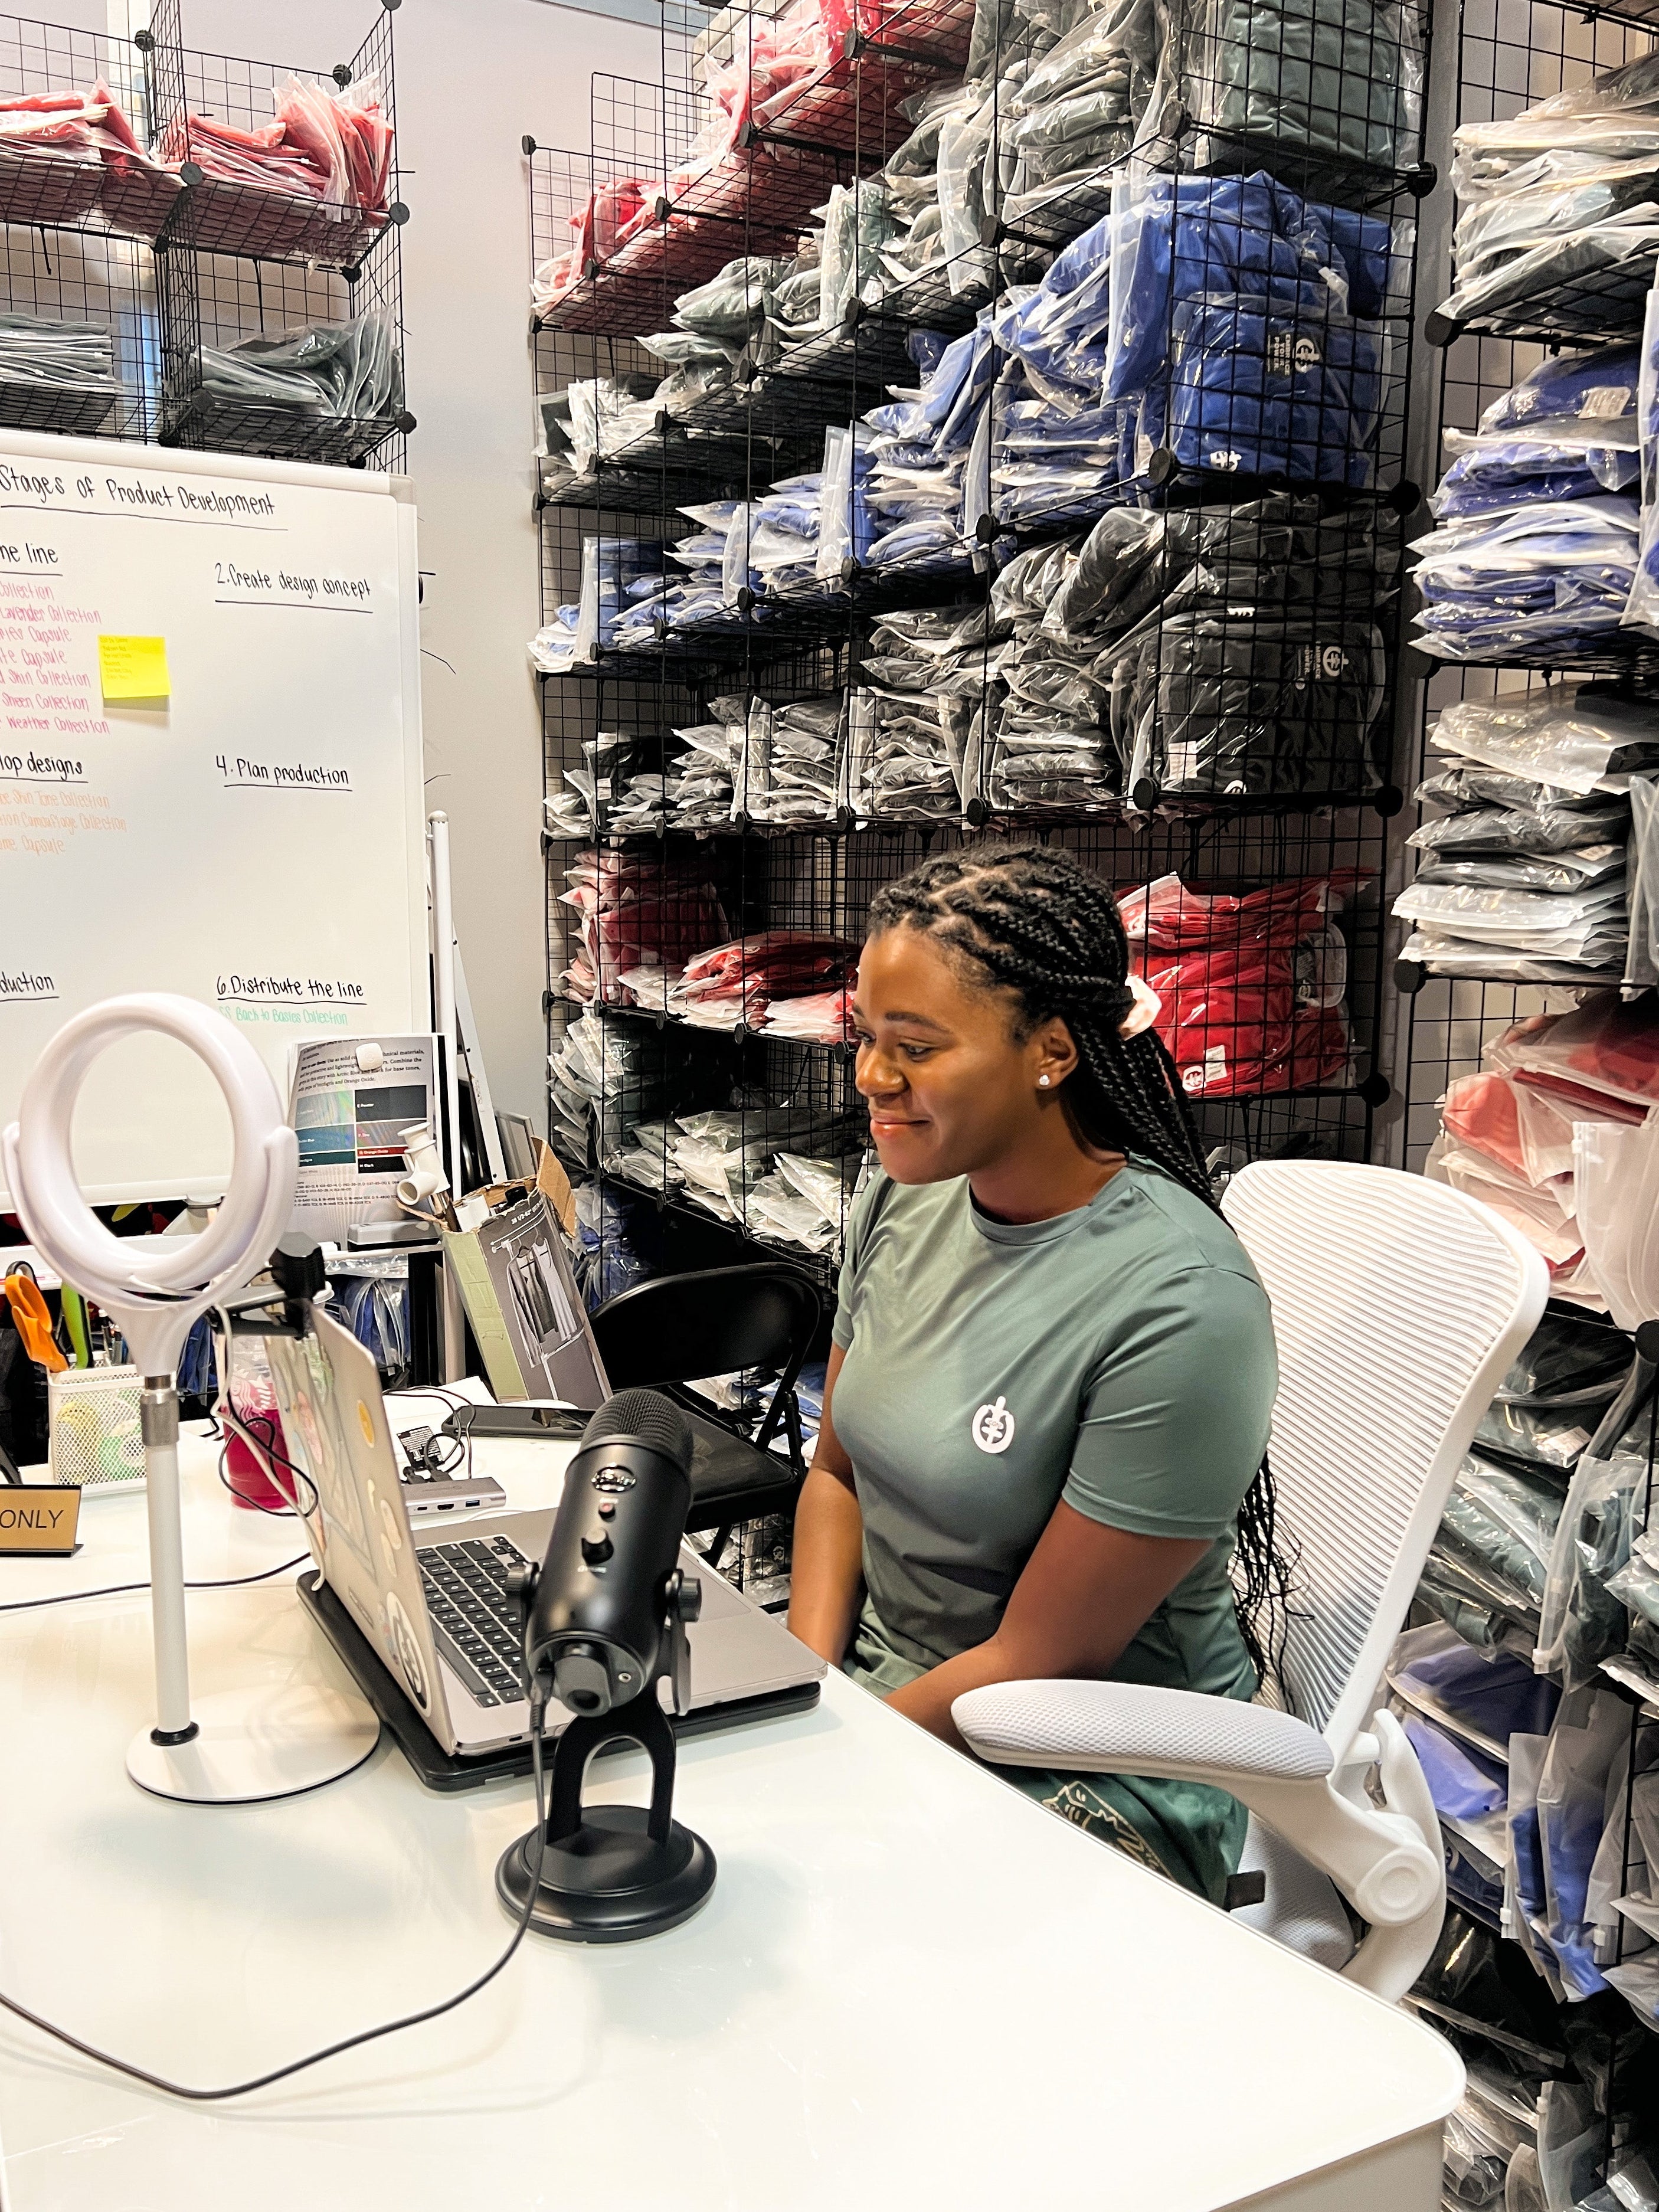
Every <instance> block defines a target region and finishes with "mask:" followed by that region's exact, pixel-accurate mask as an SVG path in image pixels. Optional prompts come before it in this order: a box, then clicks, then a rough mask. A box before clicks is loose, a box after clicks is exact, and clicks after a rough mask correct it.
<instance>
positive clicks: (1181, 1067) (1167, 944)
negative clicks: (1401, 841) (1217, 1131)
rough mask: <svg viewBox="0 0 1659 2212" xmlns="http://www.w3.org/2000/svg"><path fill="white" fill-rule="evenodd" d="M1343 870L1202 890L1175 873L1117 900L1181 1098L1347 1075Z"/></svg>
mask: <svg viewBox="0 0 1659 2212" xmlns="http://www.w3.org/2000/svg"><path fill="white" fill-rule="evenodd" d="M1363 881H1364V878H1363V877H1362V876H1361V875H1360V874H1358V872H1354V871H1352V870H1342V871H1337V872H1333V873H1331V874H1329V875H1323V876H1304V877H1300V878H1297V879H1295V880H1293V881H1291V882H1289V883H1282V884H1268V885H1267V886H1265V887H1264V888H1263V889H1261V890H1253V891H1246V892H1243V893H1235V892H1226V893H1221V892H1212V891H1207V890H1199V889H1194V888H1191V887H1189V886H1188V885H1187V884H1183V883H1182V880H1181V878H1180V877H1179V876H1164V877H1162V878H1160V879H1159V880H1158V882H1156V883H1154V884H1147V885H1145V886H1143V887H1140V888H1139V889H1137V890H1133V891H1131V892H1129V893H1128V894H1127V896H1125V897H1124V899H1123V900H1122V902H1121V905H1122V915H1123V927H1124V929H1125V931H1126V933H1127V937H1128V940H1129V963H1130V968H1131V970H1132V972H1133V973H1134V974H1135V975H1139V976H1141V977H1142V978H1143V979H1144V981H1146V982H1147V983H1148V984H1149V985H1150V986H1151V987H1152V989H1153V990H1154V991H1156V992H1157V994H1158V998H1159V999H1160V1000H1161V1001H1162V1006H1161V1010H1160V1012H1159V1013H1158V1021H1157V1029H1158V1035H1159V1036H1160V1037H1162V1039H1163V1040H1164V1044H1165V1045H1166V1046H1167V1047H1168V1048H1169V1051H1170V1057H1171V1058H1172V1059H1173V1060H1174V1061H1175V1063H1176V1069H1177V1071H1178V1073H1179V1076H1180V1080H1181V1086H1182V1090H1183V1091H1186V1093H1187V1095H1188V1097H1191V1098H1197V1099H1205V1098H1249V1097H1261V1096H1263V1095H1264V1094H1266V1093H1269V1092H1273V1091H1304V1090H1309V1089H1311V1088H1313V1087H1315V1086H1316V1085H1328V1084H1341V1083H1346V1079H1347V1076H1348V1067H1349V1054H1350V1047H1349V1037H1348V1020H1347V1010H1346V1004H1345V994H1346V988H1347V974H1348V961H1347V946H1346V942H1345V940H1344V939H1343V937H1342V934H1341V933H1340V930H1339V929H1338V928H1337V927H1336V919H1335V918H1336V915H1338V914H1339V913H1340V910H1341V908H1342V907H1343V906H1344V904H1345V903H1346V902H1347V900H1348V899H1349V898H1351V897H1352V895H1353V893H1354V891H1355V890H1357V889H1358V885H1359V884H1361V883H1362V882H1363Z"/></svg>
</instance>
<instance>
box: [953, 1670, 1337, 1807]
mask: <svg viewBox="0 0 1659 2212" xmlns="http://www.w3.org/2000/svg"><path fill="white" fill-rule="evenodd" d="M951 1718H952V1720H954V1721H955V1723H956V1724H957V1729H959V1730H960V1732H961V1734H962V1736H963V1740H964V1741H966V1742H967V1744H968V1745H969V1748H970V1749H971V1750H973V1751H975V1752H976V1753H978V1755H979V1756H980V1758H981V1759H989V1760H990V1761H992V1762H993V1763H994V1764H995V1765H1002V1766H1056V1767H1063V1768H1068V1769H1071V1770H1073V1771H1077V1772H1079V1773H1086V1774H1148V1775H1158V1776H1161V1777H1164V1778H1170V1779H1174V1780H1177V1781H1193V1782H1208V1783H1212V1784H1214V1785H1215V1786H1216V1787H1217V1788H1218V1789H1221V1790H1225V1789H1226V1788H1227V1787H1228V1784H1229V1779H1230V1778H1233V1777H1240V1778H1242V1777H1244V1776H1257V1777H1260V1778H1261V1779H1263V1780H1271V1781H1275V1782H1319V1781H1322V1779H1323V1778H1324V1777H1325V1776H1326V1775H1328V1773H1329V1772H1330V1771H1331V1768H1332V1765H1333V1761H1332V1758H1331V1750H1330V1746H1329V1745H1328V1743H1327V1742H1326V1741H1325V1739H1324V1737H1323V1736H1322V1735H1319V1734H1318V1733H1317V1731H1316V1729H1310V1727H1309V1726H1308V1723H1306V1722H1305V1721H1299V1720H1297V1718H1296V1717H1295V1716H1294V1715H1293V1714H1291V1713H1280V1712H1274V1711H1273V1710H1272V1709H1271V1708H1270V1707H1268V1706H1266V1705H1243V1704H1241V1703H1240V1702H1239V1700H1238V1699H1236V1698H1206V1697H1203V1696H1200V1694H1199V1693H1198V1692H1196V1691H1194V1690H1159V1689H1153V1688H1151V1687H1148V1686H1146V1685H1144V1684H1141V1683H1139V1682H994V1683H992V1684H991V1685H990V1686H988V1687H987V1688H986V1689H982V1690H969V1691H966V1692H963V1695H962V1696H961V1697H959V1698H958V1699H957V1700H956V1702H955V1703H954V1704H953V1705H952V1706H951Z"/></svg>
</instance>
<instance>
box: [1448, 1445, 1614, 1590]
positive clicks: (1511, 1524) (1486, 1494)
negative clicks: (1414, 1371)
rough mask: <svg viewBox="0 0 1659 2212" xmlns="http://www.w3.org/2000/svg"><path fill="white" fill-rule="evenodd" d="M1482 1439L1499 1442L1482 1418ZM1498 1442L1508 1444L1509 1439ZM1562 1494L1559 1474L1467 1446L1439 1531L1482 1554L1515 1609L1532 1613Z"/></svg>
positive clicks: (1469, 1550) (1478, 1555) (1476, 1554)
mask: <svg viewBox="0 0 1659 2212" xmlns="http://www.w3.org/2000/svg"><path fill="white" fill-rule="evenodd" d="M1504 1410H1506V1411H1510V1412H1513V1411H1514V1410H1516V1409H1515V1408H1513V1407H1510V1408H1505V1409H1504ZM1480 1441H1481V1442H1482V1443H1486V1442H1488V1441H1491V1442H1493V1443H1496V1442H1497V1439H1496V1438H1495V1437H1489V1436H1488V1434H1487V1432H1486V1429H1485V1425H1484V1424H1483V1426H1482V1431H1481V1434H1480ZM1585 1441H1586V1442H1588V1441H1589V1439H1588V1437H1586V1439H1585ZM1502 1448H1503V1449H1508V1448H1509V1447H1508V1444H1507V1443H1504V1445H1503V1446H1502ZM1564 1497H1565V1492H1564V1489H1563V1487H1562V1484H1561V1482H1560V1481H1559V1480H1556V1481H1553V1482H1552V1481H1550V1480H1547V1479H1546V1478H1545V1477H1543V1476H1541V1475H1538V1474H1527V1473H1524V1472H1522V1470H1521V1469H1520V1468H1512V1467H1504V1466H1501V1465H1500V1464H1498V1462H1497V1461H1495V1460H1492V1459H1490V1458H1487V1457H1486V1455H1484V1454H1482V1453H1481V1452H1479V1451H1471V1452H1468V1453H1467V1454H1466V1455H1464V1459H1463V1463H1462V1466H1461V1467H1460V1468H1458V1471H1457V1477H1456V1480H1455V1481H1454V1483H1453V1485H1452V1487H1451V1491H1450V1493H1449V1496H1448V1498H1447V1500H1446V1508H1445V1511H1444V1514H1443V1516H1442V1519H1441V1531H1442V1534H1443V1535H1449V1536H1450V1537H1451V1538H1452V1539H1453V1540H1454V1541H1455V1543H1456V1544H1457V1545H1458V1546H1460V1547H1462V1550H1463V1551H1465V1552H1466V1553H1469V1554H1471V1555H1472V1556H1473V1557H1474V1558H1475V1559H1478V1560H1480V1563H1481V1565H1483V1566H1484V1567H1485V1568H1486V1571H1487V1572H1488V1574H1489V1575H1491V1576H1492V1577H1493V1578H1494V1581H1495V1583H1497V1585H1498V1589H1499V1590H1500V1591H1501V1592H1502V1593H1504V1594H1512V1595H1513V1599H1514V1603H1515V1605H1516V1608H1517V1609H1518V1610H1520V1611H1522V1612H1523V1613H1534V1614H1535V1613H1537V1611H1538V1608H1539V1607H1540V1605H1541V1603H1542V1601H1543V1596H1544V1583H1545V1578H1546V1574H1547V1567H1548V1563H1549V1555H1550V1548H1551V1546H1552V1545H1553V1541H1554V1539H1555V1530H1556V1526H1557V1523H1558V1522H1559V1520H1560V1518H1561V1506H1562V1502H1563V1499H1564Z"/></svg>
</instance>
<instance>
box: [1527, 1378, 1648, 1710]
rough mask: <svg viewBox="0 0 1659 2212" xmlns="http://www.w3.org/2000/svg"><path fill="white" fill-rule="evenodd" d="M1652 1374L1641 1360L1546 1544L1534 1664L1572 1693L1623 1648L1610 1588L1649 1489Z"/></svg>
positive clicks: (1582, 1461)
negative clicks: (1550, 1543)
mask: <svg viewBox="0 0 1659 2212" xmlns="http://www.w3.org/2000/svg"><path fill="white" fill-rule="evenodd" d="M1654 1378H1655V1370H1654V1369H1653V1368H1652V1367H1651V1366H1650V1365H1649V1364H1648V1363H1647V1362H1646V1361H1645V1360H1643V1359H1641V1358H1639V1357H1638V1359H1637V1360H1636V1361H1635V1363H1634V1364H1633V1366H1632V1370H1631V1374H1630V1378H1629V1380H1628V1381H1627V1383H1626V1385H1625V1388H1624V1389H1622V1390H1621V1391H1620V1394H1619V1396H1618V1398H1617V1399H1616V1400H1615V1401H1613V1405H1612V1406H1611V1407H1609V1408H1608V1410H1607V1413H1606V1414H1605V1415H1604V1416H1603V1418H1602V1420H1601V1425H1600V1426H1599V1427H1598V1428H1597V1430H1596V1432H1595V1436H1594V1437H1593V1438H1592V1439H1591V1441H1590V1443H1589V1446H1588V1447H1587V1448H1586V1449H1585V1450H1584V1451H1583V1454H1582V1455H1581V1456H1580V1458H1579V1461H1578V1464H1577V1468H1576V1469H1575V1470H1574V1473H1573V1478H1572V1483H1571V1487H1570V1488H1569V1490H1568V1492H1567V1498H1566V1503H1565V1505H1564V1507H1563V1508H1562V1512H1561V1519H1560V1522H1559V1524H1558V1526H1557V1528H1556V1532H1555V1541H1554V1543H1553V1546H1552V1547H1551V1551H1550V1564H1549V1573H1548V1577H1547V1582H1546V1585H1545V1590H1544V1601H1543V1606H1542V1608H1541V1613H1542V1620H1541V1626H1540V1629H1539V1636H1538V1648H1537V1650H1536V1652H1535V1653H1534V1663H1535V1664H1536V1666H1537V1667H1538V1668H1540V1669H1541V1671H1545V1672H1547V1673H1550V1674H1559V1675H1560V1676H1561V1678H1562V1680H1563V1681H1564V1683H1565V1686H1567V1687H1568V1688H1569V1689H1574V1688H1577V1687H1579V1686H1582V1685H1583V1684H1585V1683H1588V1682H1591V1681H1594V1680H1595V1678H1596V1672H1597V1669H1598V1668H1599V1667H1600V1665H1601V1661H1602V1660H1603V1659H1604V1658H1607V1656H1610V1654H1612V1653H1613V1652H1614V1651H1616V1650H1621V1649H1622V1648H1623V1645H1624V1641H1625V1636H1626V1613H1625V1609H1624V1607H1622V1606H1621V1605H1620V1602H1619V1601H1618V1599H1617V1598H1616V1597H1610V1596H1609V1595H1607V1583H1608V1581H1609V1579H1610V1578H1611V1577H1613V1575H1615V1574H1616V1573H1617V1572H1618V1571H1619V1570H1620V1568H1621V1567H1622V1566H1623V1565H1625V1563H1626V1560H1627V1559H1629V1557H1630V1550H1631V1542H1632V1536H1633V1534H1635V1527H1634V1526H1633V1522H1634V1516H1637V1515H1638V1514H1639V1513H1640V1512H1641V1510H1643V1507H1644V1501H1645V1499H1646V1496H1647V1489H1648V1480H1649V1474H1648V1457H1647V1449H1646V1444H1647V1431H1648V1428H1649V1426H1650V1421H1651V1417H1652V1416H1651V1409H1652V1401H1653V1392H1654Z"/></svg>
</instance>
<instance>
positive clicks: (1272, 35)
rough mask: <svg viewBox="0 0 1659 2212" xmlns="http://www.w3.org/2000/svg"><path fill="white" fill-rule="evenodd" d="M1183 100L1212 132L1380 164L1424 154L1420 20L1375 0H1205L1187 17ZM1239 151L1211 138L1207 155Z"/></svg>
mask: <svg viewBox="0 0 1659 2212" xmlns="http://www.w3.org/2000/svg"><path fill="white" fill-rule="evenodd" d="M1185 22H1186V27H1187V28H1186V36H1185V38H1184V40H1182V48H1181V98H1182V102H1183V104H1184V106H1185V107H1186V108H1187V110H1188V113H1189V114H1190V115H1191V117H1192V118H1193V120H1194V122H1195V123H1196V124H1198V125H1200V128H1201V130H1202V131H1216V132H1219V133H1225V134H1226V136H1227V137H1243V138H1259V139H1262V140H1265V141H1267V142H1268V143H1271V144H1272V145H1273V146H1274V147H1275V148H1279V149H1287V150H1292V149H1293V150H1298V151H1304V152H1306V153H1310V154H1316V155H1323V156H1325V157H1326V158H1328V159H1329V160H1333V161H1342V162H1345V163H1346V162H1352V163H1356V164H1359V165H1362V166H1364V167H1374V168H1383V169H1398V168H1404V167H1406V166H1407V163H1409V162H1410V161H1412V160H1413V158H1414V157H1415V151H1416V138H1417V132H1418V130H1419V120H1420V116H1421V110H1422V88H1423V58H1422V50H1421V42H1420V40H1419V33H1418V27H1417V18H1416V16H1415V15H1414V14H1413V10H1412V9H1410V8H1408V7H1403V6H1389V5H1383V6H1377V5H1375V4H1373V0H1270V4H1267V5H1263V4H1262V0H1200V4H1199V5H1198V6H1196V7H1195V8H1193V9H1190V10H1188V11H1186V14H1185ZM1227 151H1228V149H1227V148H1226V147H1225V144H1223V145H1213V144H1211V143H1209V142H1208V141H1207V140H1206V139H1205V138H1203V137H1200V141H1199V147H1198V151H1197V154H1196V155H1195V159H1197V160H1198V161H1201V162H1209V161H1217V162H1218V161H1220V159H1222V158H1223V157H1224V156H1225V153H1226V152H1227Z"/></svg>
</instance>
